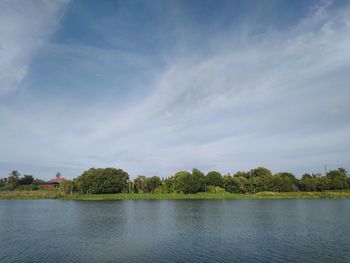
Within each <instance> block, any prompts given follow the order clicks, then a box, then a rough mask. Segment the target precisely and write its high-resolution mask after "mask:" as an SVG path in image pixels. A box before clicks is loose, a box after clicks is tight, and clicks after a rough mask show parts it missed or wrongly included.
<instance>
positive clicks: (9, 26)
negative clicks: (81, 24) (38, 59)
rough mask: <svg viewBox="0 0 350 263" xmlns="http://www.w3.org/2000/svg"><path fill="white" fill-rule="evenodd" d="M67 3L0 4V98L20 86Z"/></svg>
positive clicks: (6, 0) (28, 2) (16, 1)
mask: <svg viewBox="0 0 350 263" xmlns="http://www.w3.org/2000/svg"><path fill="white" fill-rule="evenodd" d="M67 4H68V0H56V1H41V0H35V1H18V0H14V1H8V0H3V1H1V2H0V35H1V38H0V60H1V64H0V95H3V94H6V93H9V92H11V91H14V90H15V89H16V88H17V87H18V86H19V85H20V84H21V82H22V80H23V79H24V78H25V76H26V75H27V72H28V67H29V64H30V62H31V60H32V58H33V56H34V54H35V53H36V52H37V51H38V49H39V48H40V46H42V45H43V43H45V41H47V39H48V38H49V37H50V35H51V34H52V33H53V32H54V31H55V28H56V26H57V21H58V20H59V17H60V16H61V15H62V12H63V10H64V8H65V7H66V5H67Z"/></svg>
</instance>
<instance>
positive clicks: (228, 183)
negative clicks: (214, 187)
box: [223, 175, 240, 193]
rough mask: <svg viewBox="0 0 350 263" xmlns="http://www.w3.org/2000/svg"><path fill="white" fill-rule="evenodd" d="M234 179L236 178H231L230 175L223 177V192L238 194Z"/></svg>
mask: <svg viewBox="0 0 350 263" xmlns="http://www.w3.org/2000/svg"><path fill="white" fill-rule="evenodd" d="M235 178H237V177H232V176H230V175H225V176H224V177H223V182H224V189H225V191H227V192H230V193H239V191H240V189H239V182H238V180H236V179H235Z"/></svg>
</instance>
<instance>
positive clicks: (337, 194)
mask: <svg viewBox="0 0 350 263" xmlns="http://www.w3.org/2000/svg"><path fill="white" fill-rule="evenodd" d="M344 198H350V191H348V190H346V191H322V192H259V193H256V194H239V193H228V192H225V193H195V194H183V193H165V194H152V193H124V194H123V193H118V194H77V193H73V194H66V193H64V191H62V190H58V189H57V190H56V189H53V190H38V191H0V200H40V199H59V200H77V201H108V200H228V199H231V200H232V199H236V200H271V199H344Z"/></svg>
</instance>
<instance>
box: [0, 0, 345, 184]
mask: <svg viewBox="0 0 350 263" xmlns="http://www.w3.org/2000/svg"><path fill="white" fill-rule="evenodd" d="M349 99H350V2H349V1H341V0H340V1H314V0H309V1H297V0H295V1H294V0H293V1H279V0H276V1H274V0H268V1H266V0H256V1H245V0H244V1H235V0H229V1H225V0H220V1H216V0H210V1H207V0H203V1H202V0H197V1H193V0H183V1H175V0H173V1H170V0H161V1H158V0H152V1H145V0H144V1H140V0H133V1H124V0H123V1H117V0H115V1H114V0H113V1H108V0H104V1H92V0H71V1H70V0H50V1H49V0H0V177H6V176H7V175H8V173H9V172H10V171H12V170H18V171H19V172H20V173H21V174H32V175H34V176H36V177H38V178H41V179H50V178H52V177H54V176H55V174H56V173H57V172H60V173H61V174H62V175H63V176H64V177H66V178H74V177H76V176H78V175H80V174H81V173H82V172H83V171H84V170H86V169H88V168H90V167H117V168H122V169H124V170H125V171H127V172H128V173H129V175H130V176H131V178H134V177H136V176H137V175H146V176H153V175H158V176H161V177H166V176H170V175H173V174H174V173H175V172H176V171H179V170H191V169H192V168H199V169H201V170H202V171H204V172H208V171H211V170H217V171H219V172H221V173H224V174H226V173H231V174H232V173H234V172H236V171H239V170H243V171H246V170H249V169H251V168H256V167H259V166H264V167H268V168H269V169H271V170H272V172H274V173H275V172H281V171H287V172H292V173H294V174H295V175H296V176H297V177H300V176H301V175H302V174H303V173H305V172H308V173H312V172H323V171H324V166H325V165H327V169H336V168H338V167H344V168H346V169H347V170H349V169H350V102H349Z"/></svg>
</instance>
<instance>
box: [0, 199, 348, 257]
mask: <svg viewBox="0 0 350 263" xmlns="http://www.w3.org/2000/svg"><path fill="white" fill-rule="evenodd" d="M349 257H350V200H193V201H192V200H183V201H180V200H174V201H158V200H157V201H131V200H125V201H98V202H91V201H89V202H82V201H62V200H39V201H0V262H349V260H350V258H349Z"/></svg>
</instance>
